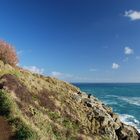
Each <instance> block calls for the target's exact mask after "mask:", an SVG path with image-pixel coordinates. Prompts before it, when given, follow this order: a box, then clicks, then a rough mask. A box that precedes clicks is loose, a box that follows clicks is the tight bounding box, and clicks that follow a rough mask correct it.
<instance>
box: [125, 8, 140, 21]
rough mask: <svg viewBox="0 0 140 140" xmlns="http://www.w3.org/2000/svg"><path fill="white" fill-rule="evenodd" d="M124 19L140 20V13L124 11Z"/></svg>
mask: <svg viewBox="0 0 140 140" xmlns="http://www.w3.org/2000/svg"><path fill="white" fill-rule="evenodd" d="M124 16H125V17H128V18H130V19H131V20H133V21H134V20H140V11H134V10H129V11H125V14H124Z"/></svg>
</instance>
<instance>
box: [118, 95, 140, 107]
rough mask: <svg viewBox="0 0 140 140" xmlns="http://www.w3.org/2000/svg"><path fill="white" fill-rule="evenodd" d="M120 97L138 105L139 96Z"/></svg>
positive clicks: (139, 104) (139, 101)
mask: <svg viewBox="0 0 140 140" xmlns="http://www.w3.org/2000/svg"><path fill="white" fill-rule="evenodd" d="M120 99H121V100H123V101H125V102H128V103H129V104H133V105H136V106H140V97H120Z"/></svg>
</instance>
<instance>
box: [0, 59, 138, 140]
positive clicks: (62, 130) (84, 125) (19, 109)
mask: <svg viewBox="0 0 140 140" xmlns="http://www.w3.org/2000/svg"><path fill="white" fill-rule="evenodd" d="M0 77H1V78H0V140H140V135H139V133H138V131H137V130H136V129H135V128H134V127H132V126H128V125H126V124H123V123H122V122H121V121H120V119H119V117H118V115H117V114H115V113H113V112H112V109H111V108H110V107H108V106H106V105H105V104H103V103H102V102H101V101H99V100H98V99H97V98H95V97H93V96H88V95H87V94H86V93H83V92H81V91H80V89H78V88H77V87H75V86H73V85H71V84H68V83H66V82H63V81H60V80H57V79H55V78H51V77H45V76H42V75H39V74H33V73H31V72H29V71H27V70H24V69H22V68H19V67H11V66H10V65H8V64H4V63H3V62H2V61H0Z"/></svg>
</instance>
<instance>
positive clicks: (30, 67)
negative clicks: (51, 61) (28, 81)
mask: <svg viewBox="0 0 140 140" xmlns="http://www.w3.org/2000/svg"><path fill="white" fill-rule="evenodd" d="M23 68H24V69H27V70H29V71H31V72H33V73H37V74H43V73H44V69H43V68H38V67H36V66H24V67H23Z"/></svg>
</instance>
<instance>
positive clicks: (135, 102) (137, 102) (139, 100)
mask: <svg viewBox="0 0 140 140" xmlns="http://www.w3.org/2000/svg"><path fill="white" fill-rule="evenodd" d="M107 96H108V97H113V98H117V99H119V100H122V101H125V102H127V103H129V104H133V105H136V106H140V97H124V96H116V95H107Z"/></svg>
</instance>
